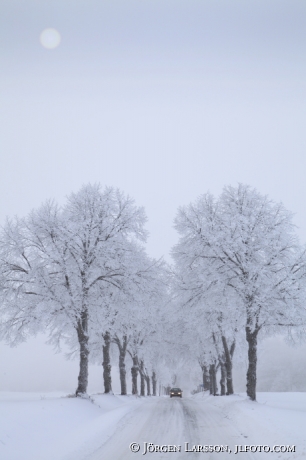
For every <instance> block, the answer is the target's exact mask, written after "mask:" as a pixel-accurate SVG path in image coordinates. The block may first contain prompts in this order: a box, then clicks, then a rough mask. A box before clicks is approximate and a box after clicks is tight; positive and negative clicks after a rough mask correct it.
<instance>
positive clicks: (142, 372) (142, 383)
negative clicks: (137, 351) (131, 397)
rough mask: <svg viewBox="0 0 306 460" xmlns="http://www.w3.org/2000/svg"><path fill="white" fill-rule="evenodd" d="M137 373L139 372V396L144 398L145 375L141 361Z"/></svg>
mask: <svg viewBox="0 0 306 460" xmlns="http://www.w3.org/2000/svg"><path fill="white" fill-rule="evenodd" d="M139 372H140V395H141V396H145V375H144V366H143V361H142V360H141V361H140V366H139Z"/></svg>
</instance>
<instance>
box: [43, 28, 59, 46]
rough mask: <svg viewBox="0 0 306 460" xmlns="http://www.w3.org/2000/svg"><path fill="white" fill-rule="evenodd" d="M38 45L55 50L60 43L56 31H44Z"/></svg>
mask: <svg viewBox="0 0 306 460" xmlns="http://www.w3.org/2000/svg"><path fill="white" fill-rule="evenodd" d="M39 38H40V43H41V44H42V46H44V47H45V48H47V49H52V48H56V47H57V46H58V45H59V44H60V42H61V36H60V33H59V32H58V30H56V29H45V30H43V31H42V33H41V34H40V37H39Z"/></svg>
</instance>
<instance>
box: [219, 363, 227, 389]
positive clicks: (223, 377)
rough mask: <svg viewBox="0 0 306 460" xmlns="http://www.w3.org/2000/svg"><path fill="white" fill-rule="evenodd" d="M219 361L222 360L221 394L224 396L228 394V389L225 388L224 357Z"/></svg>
mask: <svg viewBox="0 0 306 460" xmlns="http://www.w3.org/2000/svg"><path fill="white" fill-rule="evenodd" d="M219 362H220V369H221V378H220V388H221V396H224V395H225V394H226V390H225V380H226V367H225V363H224V361H223V360H222V359H220V360H219Z"/></svg>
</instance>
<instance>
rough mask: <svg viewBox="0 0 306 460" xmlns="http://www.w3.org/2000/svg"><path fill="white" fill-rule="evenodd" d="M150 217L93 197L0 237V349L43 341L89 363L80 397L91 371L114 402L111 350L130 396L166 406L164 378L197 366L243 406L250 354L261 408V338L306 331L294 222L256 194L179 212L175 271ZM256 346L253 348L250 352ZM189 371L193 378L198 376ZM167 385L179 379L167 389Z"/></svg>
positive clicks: (83, 196) (127, 202)
mask: <svg viewBox="0 0 306 460" xmlns="http://www.w3.org/2000/svg"><path fill="white" fill-rule="evenodd" d="M145 222H146V217H145V213H144V210H143V209H142V208H139V207H137V206H135V204H134V201H133V200H132V199H131V198H129V197H128V196H125V195H124V194H123V193H122V192H120V191H118V190H116V189H113V188H105V189H104V190H101V188H100V186H98V185H95V186H92V185H87V186H84V187H83V188H82V189H81V190H80V191H79V192H78V193H76V194H71V195H70V197H69V198H68V200H67V203H66V204H65V206H63V207H59V206H58V205H56V204H55V203H54V202H51V201H49V202H47V203H45V204H44V205H43V206H41V207H40V208H39V209H38V210H35V211H32V212H31V213H30V214H29V215H28V216H27V217H25V218H15V219H14V220H8V221H7V222H6V224H5V225H4V227H3V229H2V231H1V237H0V289H1V290H0V296H1V303H0V314H1V321H0V338H2V339H4V340H6V342H7V343H9V344H10V345H17V344H18V343H20V342H22V341H24V340H26V339H27V337H28V336H29V335H35V334H36V333H37V332H39V331H45V332H46V331H47V332H48V333H49V342H50V343H51V344H53V345H54V346H55V347H56V348H58V349H60V345H61V343H62V342H65V343H66V344H68V346H69V347H70V352H71V353H70V354H71V355H72V356H73V355H75V354H78V355H79V361H80V367H79V375H78V386H77V390H76V395H82V394H85V393H86V391H87V384H88V364H89V361H91V362H99V363H101V362H102V364H103V378H104V388H105V392H106V393H108V392H111V391H112V379H111V353H110V349H111V345H112V344H113V345H112V346H116V347H117V349H118V356H119V372H120V382H121V393H122V394H126V393H127V389H126V366H125V359H126V356H127V355H128V356H129V357H130V359H131V361H132V363H133V364H132V369H131V373H132V392H133V393H134V394H138V391H139V389H138V375H140V392H141V394H144V393H145V385H146V387H147V394H151V383H152V392H153V394H156V385H157V378H158V376H159V379H160V381H161V380H162V379H164V380H163V383H165V384H166V385H168V384H169V383H170V382H169V376H170V375H171V372H172V374H173V375H175V372H176V371H177V369H178V368H179V367H181V368H183V367H185V368H186V366H187V371H189V370H190V369H191V368H192V366H193V365H194V362H198V364H199V365H200V367H201V371H202V375H203V384H204V388H205V389H208V388H210V391H211V393H212V394H216V393H217V389H216V388H217V382H216V372H217V370H218V369H220V371H221V372H220V373H221V381H220V385H221V394H232V393H233V391H234V388H233V379H232V368H233V364H232V363H233V355H234V353H235V355H236V356H237V354H238V355H239V354H240V355H241V356H242V354H243V351H244V345H243V344H244V343H245V342H247V345H248V371H247V394H248V396H249V397H250V398H251V399H252V400H255V399H256V364H257V341H258V336H259V335H261V336H268V335H271V334H275V333H279V332H282V333H283V332H284V331H286V332H289V333H292V332H293V331H294V332H296V331H299V332H301V335H303V334H304V325H305V323H306V318H305V317H306V312H305V306H304V305H305V304H304V301H305V293H306V257H305V249H304V248H302V247H301V246H300V244H299V242H298V239H297V237H296V235H295V228H294V225H293V224H292V215H291V213H289V212H288V211H286V209H285V208H284V207H283V206H282V205H281V204H275V203H273V202H272V201H271V200H269V199H268V198H267V197H265V196H262V195H260V194H259V193H258V192H257V191H256V190H252V189H251V188H250V187H248V186H245V185H239V186H238V187H236V188H233V187H225V188H224V190H223V193H222V194H221V196H220V197H219V199H214V197H213V196H212V195H210V194H206V195H203V196H201V197H200V198H199V199H198V200H197V201H196V202H195V203H193V204H190V205H189V206H185V207H182V208H180V209H179V211H178V214H177V216H176V219H175V227H176V229H177V231H178V233H179V235H180V239H179V242H178V243H177V244H176V245H175V246H174V247H173V249H172V256H173V258H174V262H175V263H174V266H173V267H169V266H168V265H166V264H165V263H164V262H163V261H162V260H159V261H156V260H154V259H152V258H150V257H149V256H148V255H147V254H146V252H145V248H144V243H145V241H146V237H147V233H146V231H145V228H144V225H145ZM245 339H246V340H245ZM188 366H189V367H188ZM166 379H168V380H167V381H166Z"/></svg>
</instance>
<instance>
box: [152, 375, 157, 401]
mask: <svg viewBox="0 0 306 460" xmlns="http://www.w3.org/2000/svg"><path fill="white" fill-rule="evenodd" d="M156 384H157V379H156V373H155V371H153V372H152V389H153V396H156Z"/></svg>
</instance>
